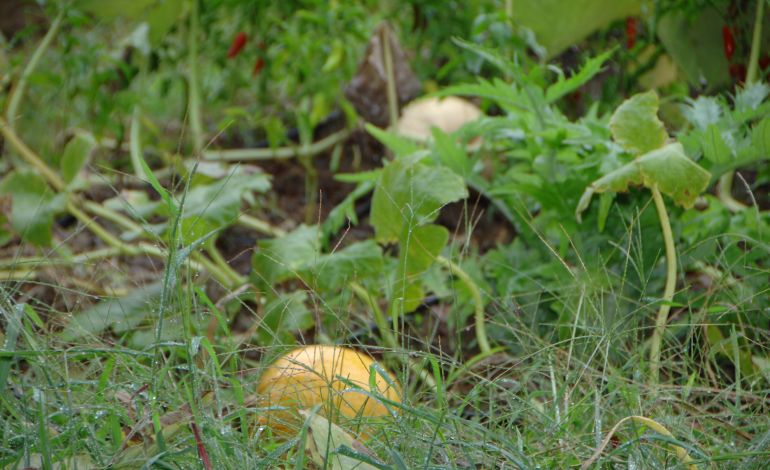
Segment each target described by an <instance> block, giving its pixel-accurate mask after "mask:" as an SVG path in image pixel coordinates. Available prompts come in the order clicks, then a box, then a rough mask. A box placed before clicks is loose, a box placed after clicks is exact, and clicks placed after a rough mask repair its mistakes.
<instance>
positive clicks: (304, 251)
mask: <svg viewBox="0 0 770 470" xmlns="http://www.w3.org/2000/svg"><path fill="white" fill-rule="evenodd" d="M319 238H320V230H319V228H318V227H317V226H312V227H309V226H307V225H300V226H299V227H297V228H296V229H294V231H292V232H291V233H288V234H286V235H285V236H283V237H281V238H274V239H271V240H260V241H259V242H258V243H257V250H256V252H255V253H254V256H253V258H252V266H253V267H254V269H253V271H252V276H253V277H255V278H256V281H257V282H259V283H260V284H266V285H268V286H271V285H273V284H275V283H276V282H280V281H282V280H285V279H288V278H290V277H293V276H295V275H296V274H297V273H298V272H299V270H301V269H304V268H305V267H307V266H308V265H309V264H310V263H311V262H313V261H314V260H315V259H316V258H317V257H318V256H319V251H320V243H319Z"/></svg>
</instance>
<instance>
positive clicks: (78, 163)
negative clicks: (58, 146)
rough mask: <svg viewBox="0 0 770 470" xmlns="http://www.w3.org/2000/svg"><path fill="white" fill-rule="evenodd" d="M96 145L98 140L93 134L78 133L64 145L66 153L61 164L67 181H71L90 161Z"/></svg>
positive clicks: (62, 172) (62, 173)
mask: <svg viewBox="0 0 770 470" xmlns="http://www.w3.org/2000/svg"><path fill="white" fill-rule="evenodd" d="M95 147H96V141H95V140H94V138H93V136H91V134H77V135H75V137H73V138H72V139H71V140H70V141H69V142H67V145H66V146H65V147H64V154H63V155H62V157H61V162H60V164H59V166H60V168H61V175H62V178H63V179H64V182H65V183H70V182H71V181H72V180H74V179H75V177H76V176H77V175H78V173H80V170H82V169H83V167H84V166H85V165H86V163H88V159H89V158H90V157H91V152H93V150H94V148H95Z"/></svg>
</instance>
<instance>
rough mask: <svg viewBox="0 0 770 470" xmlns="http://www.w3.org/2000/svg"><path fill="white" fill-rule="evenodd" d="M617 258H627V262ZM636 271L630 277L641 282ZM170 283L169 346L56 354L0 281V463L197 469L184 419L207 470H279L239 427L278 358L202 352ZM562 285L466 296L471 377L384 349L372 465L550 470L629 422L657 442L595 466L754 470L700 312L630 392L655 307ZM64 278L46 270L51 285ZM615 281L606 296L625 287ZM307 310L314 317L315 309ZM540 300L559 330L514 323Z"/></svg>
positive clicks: (637, 441) (747, 406) (415, 350)
mask: <svg viewBox="0 0 770 470" xmlns="http://www.w3.org/2000/svg"><path fill="white" fill-rule="evenodd" d="M635 231H636V228H635V227H633V226H631V227H629V230H628V234H627V235H628V246H627V249H628V252H629V253H633V252H634V251H635V250H638V252H641V250H644V249H647V247H645V246H638V247H636V246H634V244H637V243H638V244H642V245H643V241H642V240H641V239H639V238H635V236H634V233H635ZM618 245H619V246H622V244H621V243H619V244H618ZM685 253H686V250H685ZM635 261H638V260H634V258H633V256H630V257H629V264H633V263H634V262H635ZM94 267H96V266H94ZM102 267H104V266H103V265H102ZM508 268H509V269H512V270H515V269H516V267H515V266H510V267H508ZM121 269H128V268H121ZM629 269H631V268H629ZM636 269H641V274H645V276H643V278H645V277H647V275H648V274H649V272H648V271H647V270H645V269H644V268H643V267H639V266H637V268H636ZM655 269H659V268H658V267H657V266H656V267H655ZM92 272H93V273H97V272H98V271H96V270H94V271H92ZM177 274H178V275H179V283H178V284H177V285H176V286H174V287H166V288H165V289H164V290H163V291H162V293H161V296H162V297H163V298H167V299H168V301H167V302H166V303H165V304H164V306H163V308H164V315H165V318H166V324H167V325H176V324H179V325H181V326H182V327H181V328H180V329H179V330H178V332H179V334H178V336H174V337H173V338H168V339H166V340H162V341H161V343H154V341H150V342H149V343H148V344H147V345H146V346H144V347H130V346H128V347H127V346H125V345H123V344H122V343H123V340H122V339H121V335H117V334H110V335H107V337H108V338H111V339H110V340H109V341H106V338H105V337H104V336H103V335H98V336H87V337H84V338H82V339H79V340H77V341H62V340H60V339H59V338H58V337H57V331H56V330H57V329H58V328H57V325H60V324H61V323H63V322H64V321H65V320H64V319H62V318H61V316H62V315H65V314H66V313H64V312H60V311H56V310H54V309H46V305H45V303H43V302H40V301H37V300H36V299H35V298H34V297H29V295H28V294H27V295H25V293H26V292H28V291H29V290H30V289H32V290H34V289H35V283H32V282H29V283H22V284H14V283H4V284H3V291H2V292H3V316H4V320H5V323H6V324H7V325H8V326H7V327H6V329H5V338H4V341H5V347H4V350H3V351H4V352H3V353H2V360H3V362H2V363H1V364H2V367H3V368H2V369H0V372H3V371H8V370H9V371H10V374H7V375H6V374H0V377H2V378H4V379H5V381H4V383H3V386H4V389H3V390H4V393H3V394H2V395H1V396H2V399H1V401H0V403H1V404H0V410H2V411H0V419H1V420H2V421H1V422H0V429H2V436H3V439H2V443H3V444H2V447H1V448H0V462H1V463H2V465H3V466H7V467H8V468H24V467H26V466H35V465H38V466H40V467H41V468H52V467H51V466H52V465H53V466H57V465H58V466H62V467H66V468H91V467H98V468H104V467H114V468H118V467H124V466H125V467H133V468H136V467H140V466H142V465H145V466H147V465H150V464H151V465H152V466H154V468H191V467H192V468H195V467H199V466H200V465H201V463H200V460H199V456H198V452H197V450H196V441H195V438H194V435H193V433H192V432H191V428H190V423H195V425H196V426H197V427H198V429H199V430H200V437H201V443H202V445H203V447H204V448H205V450H206V453H207V454H208V457H209V458H210V459H211V462H212V464H213V466H214V468H236V467H242V468H275V467H285V468H290V467H292V466H294V465H295V464H296V462H297V459H298V458H299V457H300V455H301V454H300V453H298V450H297V449H298V448H299V447H298V446H299V441H289V442H288V443H287V442H281V441H279V440H273V439H272V437H271V436H270V432H269V430H268V429H262V430H259V431H257V432H254V431H255V429H254V428H253V426H251V425H249V423H253V420H254V419H255V417H256V416H258V415H259V413H260V410H259V409H255V408H254V407H249V406H247V405H248V403H247V402H248V399H249V396H250V395H251V394H253V390H254V387H255V383H256V380H257V378H258V377H259V373H260V370H261V368H263V367H264V366H265V365H266V363H267V361H269V360H270V358H271V357H274V356H275V355H276V354H277V352H278V351H279V350H281V349H282V347H281V346H280V345H279V344H274V345H272V346H270V347H269V348H264V347H259V346H253V345H252V344H254V343H251V342H250V341H249V338H245V337H243V336H242V335H243V333H241V332H236V333H234V332H230V331H228V330H227V329H225V328H219V329H218V330H217V334H216V336H215V340H214V342H213V344H211V343H209V342H208V340H207V339H205V338H203V335H204V334H205V332H204V331H201V329H200V325H207V324H208V321H209V320H210V319H211V318H213V316H215V315H222V314H223V312H222V311H218V310H215V309H212V307H213V304H212V302H211V300H209V299H208V298H206V297H205V296H203V295H202V292H203V291H202V290H201V289H203V288H204V287H205V285H204V284H201V282H200V281H199V280H197V279H195V278H194V277H192V276H190V275H189V273H188V271H187V270H184V269H182V270H180V271H179V272H178V273H177ZM573 274H574V276H565V277H564V279H565V283H564V284H563V285H561V286H550V287H549V289H548V290H547V291H543V292H538V293H533V295H532V296H531V298H532V299H533V300H532V301H531V302H530V303H528V304H521V305H519V304H517V302H516V299H510V298H503V297H498V296H495V295H494V294H492V293H491V292H484V295H485V297H486V298H487V299H488V300H489V303H488V308H487V312H488V329H489V330H490V331H491V332H493V334H492V336H493V338H494V342H495V344H496V345H497V346H500V347H501V350H500V351H499V352H496V353H494V354H492V355H489V356H487V357H485V358H483V359H481V360H478V361H476V362H475V363H473V364H470V365H469V363H467V362H466V361H468V360H469V358H468V357H467V352H465V351H463V350H462V348H460V347H459V346H461V345H462V344H463V343H462V340H458V342H457V343H456V344H455V345H453V346H454V347H452V346H450V347H448V348H447V349H443V348H442V347H441V344H437V343H436V342H435V341H434V339H432V338H430V337H420V336H415V333H414V331H412V332H411V334H412V335H413V336H408V337H400V338H399V341H400V344H402V345H403V348H404V349H400V348H399V349H398V350H395V351H390V352H392V353H394V354H393V355H389V356H388V357H390V358H391V359H390V360H388V361H387V362H386V364H387V365H388V366H390V367H391V368H393V370H394V371H395V373H396V375H397V377H398V379H399V380H400V381H401V382H402V383H403V384H404V388H403V389H404V396H403V404H402V405H400V406H398V407H397V412H396V413H395V417H394V419H392V420H391V421H390V422H388V423H387V424H385V425H383V426H382V428H381V429H380V430H379V433H378V435H377V436H376V437H375V438H374V439H372V440H371V441H369V442H367V445H368V446H369V448H370V449H371V450H372V451H373V452H374V454H375V455H376V456H377V458H378V459H379V460H380V461H382V462H384V463H386V464H387V465H389V466H390V467H391V468H399V466H400V465H405V466H406V468H469V467H474V468H516V467H521V468H536V467H539V468H568V467H574V466H578V465H579V464H580V463H581V462H583V461H586V460H587V459H588V458H589V457H590V456H591V455H592V454H593V452H594V451H595V450H596V449H597V448H598V447H599V446H600V444H601V441H602V440H603V439H604V437H605V435H606V433H607V432H608V430H609V429H610V428H611V427H613V426H614V425H615V424H616V423H618V422H619V421H620V420H621V419H623V418H625V417H627V416H644V417H647V418H650V419H653V420H655V421H656V422H658V423H660V424H661V425H663V426H664V427H665V428H667V429H668V430H669V431H670V432H671V434H672V435H673V437H666V436H664V435H662V434H660V433H656V432H654V431H652V430H649V429H645V428H644V427H642V426H640V425H639V424H638V423H635V422H629V423H627V424H625V425H624V426H623V427H621V428H620V429H619V430H618V432H617V433H616V434H615V437H614V438H613V439H612V440H611V441H610V443H609V445H608V446H607V447H606V448H605V449H604V452H603V453H602V455H601V457H600V459H599V460H598V463H597V465H599V466H602V467H607V468H609V467H612V466H613V465H618V464H620V465H623V466H625V465H630V466H636V468H664V467H671V466H674V467H676V466H682V464H681V462H679V460H678V459H677V457H676V455H675V453H674V452H672V451H671V450H670V448H669V446H670V445H671V444H675V445H678V446H681V447H682V448H683V449H685V450H686V451H687V453H689V455H690V456H691V457H692V459H694V461H695V465H697V466H698V468H708V466H709V465H714V466H716V467H717V468H745V469H751V468H756V469H761V468H764V465H765V462H766V461H767V459H768V458H770V431H769V429H770V413H768V409H767V408H768V404H769V403H768V398H767V397H768V388H767V385H766V382H765V380H764V379H763V378H761V377H757V376H751V377H740V373H738V370H739V369H738V370H734V371H732V373H731V371H730V367H729V361H728V363H727V365H726V362H725V358H723V357H721V355H720V354H718V353H717V352H715V351H713V350H709V349H708V348H706V347H704V342H703V338H702V337H703V328H704V326H705V324H706V323H707V321H708V319H707V318H705V317H704V314H703V313H702V312H690V311H687V310H686V309H685V310H680V313H678V314H677V315H675V316H674V317H673V319H672V324H671V325H670V327H669V329H668V331H667V334H666V336H665V337H664V341H663V349H662V357H663V358H664V359H663V363H662V364H661V371H662V379H661V384H660V385H657V386H651V385H648V383H647V381H646V380H645V378H646V377H645V370H646V364H645V359H646V357H647V354H646V352H645V350H644V346H645V344H646V343H645V339H646V338H648V337H649V334H650V329H651V328H652V325H651V314H650V313H651V312H653V311H654V309H655V308H656V306H655V303H650V302H649V300H646V299H645V298H644V297H641V298H628V297H627V296H626V294H625V293H624V292H619V291H614V290H606V289H605V288H604V286H605V285H606V283H604V282H602V281H601V280H600V279H597V278H599V277H601V276H603V275H604V276H612V275H616V274H613V273H609V272H605V273H601V272H599V273H595V277H594V276H588V275H587V273H580V270H579V269H575V272H573ZM64 275H66V274H65V272H63V271H62V272H58V271H54V272H53V276H54V279H55V276H64ZM620 276H621V278H620V279H619V282H615V283H613V285H621V286H622V285H623V284H624V282H625V281H627V279H626V278H625V277H623V276H624V275H623V274H620ZM94 279H95V280H96V277H95V278H94ZM37 287H38V288H40V289H43V288H45V289H47V290H49V291H50V292H52V293H53V294H56V295H62V296H67V297H69V298H71V299H73V300H77V299H81V300H82V301H84V302H91V301H93V300H92V299H90V297H91V296H90V294H88V293H87V292H78V291H77V290H74V291H73V290H69V291H64V290H63V289H62V290H60V288H59V287H57V286H56V285H55V284H53V285H51V284H49V285H46V284H43V283H40V284H38V285H37ZM719 288H720V287H717V288H716V289H719ZM308 294H310V296H311V297H315V296H314V293H313V292H308ZM703 295H706V296H708V295H715V292H713V291H712V292H708V293H704V294H703ZM14 299H20V300H25V301H26V302H27V303H26V304H25V303H19V301H17V300H14ZM316 300H317V301H318V302H319V304H320V308H324V307H323V299H320V298H316ZM234 302H238V301H237V300H236V301H234ZM550 302H559V303H562V304H563V305H565V306H566V307H565V308H568V309H569V310H568V311H567V313H568V315H569V316H570V318H572V321H571V324H570V325H560V324H538V323H536V322H533V321H530V320H528V319H527V313H526V312H527V311H532V310H533V309H536V308H537V307H538V306H539V305H540V304H542V303H550ZM157 306H158V304H155V307H157ZM626 306H630V307H631V308H626ZM29 307H34V308H35V311H36V312H37V315H39V317H40V319H37V318H36V317H35V316H34V315H30V314H31V312H32V310H31V309H30V308H29ZM363 307H364V306H363V305H362V304H359V303H358V302H352V303H351V308H350V310H349V311H338V312H336V316H337V318H338V319H339V324H338V326H337V328H336V329H335V330H333V331H327V332H326V335H327V336H328V338H329V340H331V341H338V340H339V339H340V338H344V337H345V336H346V335H349V334H350V333H352V331H353V330H354V329H355V325H358V324H361V323H362V322H364V323H365V322H367V321H368V315H369V314H368V313H366V312H365V309H364V308H363ZM512 307H514V308H512ZM148 308H149V311H148V312H147V314H146V316H145V318H144V319H143V321H142V322H141V324H140V326H138V327H137V328H138V331H148V332H152V331H153V328H154V327H155V326H157V323H155V320H154V319H156V318H157V316H158V315H159V314H160V312H159V311H158V310H157V309H156V308H153V307H152V305H150V306H148ZM253 315H255V316H256V315H257V313H256V312H254V313H253ZM426 315H427V313H426ZM37 320H40V321H42V323H38V321H37ZM543 331H546V332H547V333H546V334H543ZM458 335H459V333H458ZM15 336H16V338H14V337H15ZM153 336H154V335H153ZM463 336H464V337H467V335H463ZM127 337H128V336H127V335H124V336H123V339H125V338H127ZM371 337H372V338H374V339H375V341H376V340H377V338H376V336H374V335H373V336H371ZM14 340H15V341H14ZM244 340H245V341H244ZM315 340H317V338H315V339H314V338H306V341H308V342H313V341H315ZM14 343H15V344H14ZM352 346H354V347H364V348H366V347H369V348H372V351H374V352H376V353H380V352H382V351H383V350H386V349H387V348H384V347H382V346H381V345H378V344H376V343H375V344H366V345H362V344H353V345H352ZM760 347H761V346H760ZM726 350H727V351H728V352H729V351H730V347H729V342H728V344H727V347H726ZM420 351H422V352H420ZM736 351H737V348H736ZM211 352H213V353H214V354H215V356H211V355H210V354H209V353H211ZM406 353H409V356H410V359H411V360H412V361H414V362H416V363H421V364H422V365H424V367H426V368H427V370H428V371H429V372H430V374H431V375H432V376H433V377H434V379H435V382H436V384H437V385H436V387H435V388H432V387H429V386H426V385H425V383H424V382H423V381H422V380H420V379H419V377H418V376H417V375H416V374H415V372H414V370H413V369H410V368H408V367H404V366H403V362H400V361H397V360H393V358H394V357H396V356H399V355H403V354H406ZM464 364H465V367H464ZM9 368H10V369H9ZM739 378H740V379H739ZM244 403H247V405H246V406H245V405H244ZM298 431H299V430H298ZM161 436H162V437H161Z"/></svg>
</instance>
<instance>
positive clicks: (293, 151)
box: [203, 128, 353, 161]
mask: <svg viewBox="0 0 770 470" xmlns="http://www.w3.org/2000/svg"><path fill="white" fill-rule="evenodd" d="M352 132H353V131H352V130H351V129H349V128H345V129H342V130H340V131H337V132H335V133H334V134H331V135H329V136H327V137H324V138H323V139H321V140H319V141H317V142H313V143H312V144H307V145H299V146H296V147H279V148H275V149H273V148H252V149H230V150H207V151H205V152H203V159H204V160H219V161H248V160H273V159H288V158H294V157H305V156H307V157H309V156H312V155H315V154H317V153H321V152H325V151H326V150H328V149H330V148H332V147H334V146H335V145H337V144H339V143H341V142H344V141H345V140H346V139H347V138H348V137H350V134H351V133H352Z"/></svg>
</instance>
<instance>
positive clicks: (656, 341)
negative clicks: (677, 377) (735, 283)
mask: <svg viewBox="0 0 770 470" xmlns="http://www.w3.org/2000/svg"><path fill="white" fill-rule="evenodd" d="M652 199H653V200H654V201H655V209H656V210H657V211H658V219H659V220H660V229H661V232H662V233H663V242H664V244H665V247H666V267H667V270H666V286H665V289H664V290H663V303H662V304H661V305H660V308H659V309H658V315H657V317H656V318H655V329H654V330H653V331H652V338H651V340H650V377H649V380H650V383H651V384H653V385H654V384H657V383H658V380H659V378H660V348H661V342H662V341H663V333H664V332H665V330H666V323H667V322H668V313H669V311H670V310H671V301H673V300H674V289H675V288H676V249H675V247H674V235H673V233H672V232H671V223H670V222H669V219H668V212H666V205H665V203H664V202H663V196H662V195H661V194H660V190H659V189H658V187H657V185H656V186H653V187H652Z"/></svg>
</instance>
